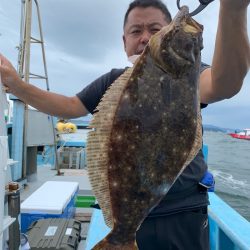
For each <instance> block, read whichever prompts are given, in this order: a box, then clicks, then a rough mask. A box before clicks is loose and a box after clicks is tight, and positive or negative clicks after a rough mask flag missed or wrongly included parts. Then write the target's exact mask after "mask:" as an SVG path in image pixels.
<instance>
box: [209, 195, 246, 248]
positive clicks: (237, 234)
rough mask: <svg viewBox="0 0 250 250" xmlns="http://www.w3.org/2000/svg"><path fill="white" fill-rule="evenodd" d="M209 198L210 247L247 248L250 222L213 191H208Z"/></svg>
mask: <svg viewBox="0 0 250 250" xmlns="http://www.w3.org/2000/svg"><path fill="white" fill-rule="evenodd" d="M209 200H210V203H211V205H210V206H209V207H208V213H209V227H210V249H211V250H249V249H250V222H249V221H247V220H246V219H245V218H243V217H242V216H241V215H240V214H239V213H237V212H236V210H234V209H233V208H231V207H230V206H229V205H228V204H227V203H225V202H224V201H223V200H222V199H220V198H219V197H218V196H217V195H216V194H215V193H209Z"/></svg>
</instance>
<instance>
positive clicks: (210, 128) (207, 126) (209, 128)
mask: <svg viewBox="0 0 250 250" xmlns="http://www.w3.org/2000/svg"><path fill="white" fill-rule="evenodd" d="M203 129H204V130H205V131H213V132H222V133H231V132H235V130H237V129H232V128H221V127H218V126H214V125H210V124H204V125H203Z"/></svg>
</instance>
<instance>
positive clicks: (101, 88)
mask: <svg viewBox="0 0 250 250" xmlns="http://www.w3.org/2000/svg"><path fill="white" fill-rule="evenodd" d="M208 67H209V66H208V65H206V64H203V63H202V64H201V72H202V71H203V70H204V69H206V68H208ZM124 71H125V69H112V70H111V71H110V72H108V73H106V74H104V75H102V76H101V77H99V78H98V79H96V80H95V81H94V82H92V83H91V84H89V85H88V86H87V87H86V88H84V89H83V90H82V91H81V92H79V93H78V94H77V97H78V98H79V99H80V100H81V102H82V103H83V105H84V106H85V107H86V108H87V110H88V111H89V112H90V113H91V114H93V113H94V111H95V108H96V107H97V105H98V104H99V102H100V100H101V98H102V96H103V95H104V93H105V92H106V90H107V89H108V88H109V86H110V85H111V84H112V83H113V82H114V81H115V80H116V79H117V78H118V77H119V76H120V75H121V74H122V73H124ZM206 106H207V105H206V104H201V108H205V107H206ZM206 170H207V165H206V163H205V161H204V157H203V153H202V150H200V151H199V153H198V154H197V156H196V157H195V158H194V160H193V161H192V162H191V163H190V164H189V165H188V166H187V167H186V169H185V170H184V171H183V173H182V174H181V175H180V176H179V178H178V179H177V180H176V182H175V183H174V185H173V186H172V187H171V189H170V190H169V192H168V194H167V195H166V197H165V198H164V199H163V200H162V201H161V203H160V204H159V205H158V206H157V207H156V208H155V209H154V210H153V211H152V212H151V213H150V215H149V216H161V215H164V214H171V213H176V212H180V211H184V210H187V209H193V208H198V207H202V206H206V205H208V196H207V192H204V191H200V189H199V186H198V183H199V181H200V180H201V179H202V177H203V175H204V173H205V172H206Z"/></svg>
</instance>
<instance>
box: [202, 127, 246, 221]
mask: <svg viewBox="0 0 250 250" xmlns="http://www.w3.org/2000/svg"><path fill="white" fill-rule="evenodd" d="M203 141H204V144H206V145H208V167H209V170H210V171H211V172H212V173H213V175H214V177H215V181H216V186H215V193H216V194H217V195H218V196H219V197H220V198H222V199H223V200H224V201H225V202H227V203H228V204H229V205H230V206H231V207H232V208H234V209H235V210H236V211H237V212H238V213H240V214H241V215H242V216H243V217H245V218H246V219H247V220H248V221H250V209H249V208H250V141H247V140H241V139H234V138H232V137H231V136H229V135H228V134H225V133H222V132H212V131H204V135H203Z"/></svg>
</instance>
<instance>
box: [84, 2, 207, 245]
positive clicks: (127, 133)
mask: <svg viewBox="0 0 250 250" xmlns="http://www.w3.org/2000/svg"><path fill="white" fill-rule="evenodd" d="M202 30H203V27H202V26H201V25H200V24H198V23H197V22H196V21H194V20H193V19H192V18H191V17H190V16H189V11H188V8H187V7H186V6H184V7H182V9H181V10H180V11H179V12H178V14H177V15H176V17H175V18H174V20H173V21H172V22H171V23H170V24H169V25H168V26H165V27H163V28H162V30H161V31H159V32H158V33H156V34H155V35H154V36H152V37H151V39H150V41H149V44H148V45H147V46H146V48H145V49H144V52H143V53H142V54H141V56H140V57H139V58H138V60H137V61H136V62H135V64H134V66H133V67H132V68H128V69H127V70H126V71H125V72H124V73H123V74H122V75H121V76H120V77H119V78H118V79H117V80H116V81H115V82H114V83H113V84H112V85H111V87H110V88H109V89H108V90H107V91H106V93H105V94H104V96H103V98H102V100H101V102H100V103H99V105H98V107H97V109H96V112H95V114H94V115H93V120H92V122H91V124H90V126H91V128H92V131H91V132H90V133H89V135H88V143H87V166H88V171H89V178H90V182H91V185H92V189H93V192H94V194H95V196H96V198H97V200H98V203H99V205H100V207H101V209H102V212H103V216H104V219H105V223H106V224H107V225H108V226H109V227H110V228H111V232H110V233H109V234H108V235H107V236H106V237H105V238H104V239H103V240H102V241H100V242H99V243H98V244H97V245H95V247H94V248H93V249H95V250H97V249H104V250H107V249H112V250H114V249H116V250H133V249H138V246H137V243H136V231H137V230H138V229H139V227H140V225H141V223H142V222H143V220H144V219H145V218H146V217H147V215H148V214H149V213H150V212H151V211H152V210H153V208H155V207H156V206H157V205H158V204H159V202H160V201H161V200H162V198H163V197H164V196H165V195H166V194H167V192H168V190H169V189H170V187H171V186H172V185H173V183H174V182H175V180H176V179H177V178H178V176H179V175H180V174H181V173H182V171H183V170H184V169H185V167H186V166H187V165H188V164H189V163H190V162H191V161H192V160H193V159H194V157H195V156H196V154H197V152H198V151H199V150H200V148H201V145H202V132H201V130H202V129H201V115H200V101H199V90H198V84H199V74H200V63H201V61H200V51H201V49H202Z"/></svg>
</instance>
